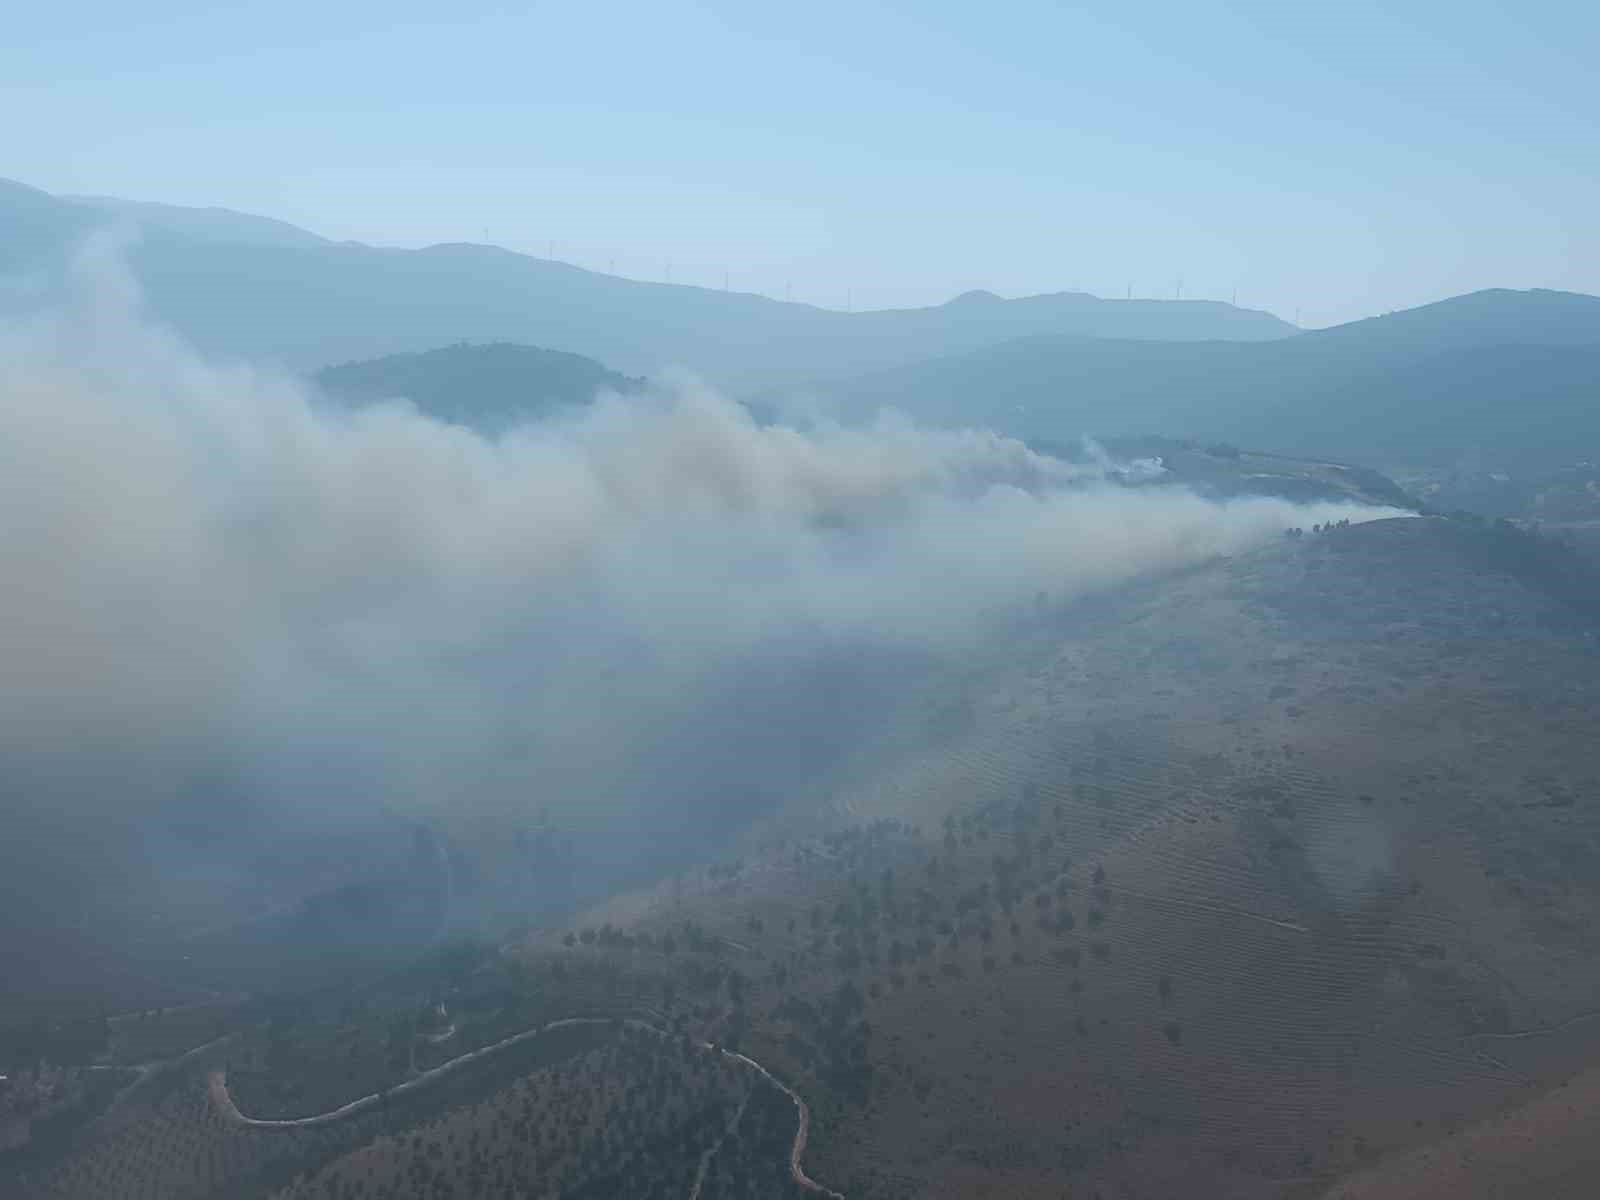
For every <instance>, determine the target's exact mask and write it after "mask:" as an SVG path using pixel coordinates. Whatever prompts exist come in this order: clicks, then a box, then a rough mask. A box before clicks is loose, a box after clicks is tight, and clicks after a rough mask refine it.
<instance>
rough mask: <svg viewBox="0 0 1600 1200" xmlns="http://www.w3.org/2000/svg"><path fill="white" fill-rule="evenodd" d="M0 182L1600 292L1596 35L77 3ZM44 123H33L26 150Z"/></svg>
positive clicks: (892, 261) (712, 269)
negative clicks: (12, 179)
mask: <svg viewBox="0 0 1600 1200" xmlns="http://www.w3.org/2000/svg"><path fill="white" fill-rule="evenodd" d="M6 25H7V28H6V33H5V37H4V39H3V40H0V110H3V111H5V112H7V113H9V114H11V115H10V116H9V117H8V118H7V121H6V136H5V138H4V140H3V142H0V147H3V149H4V155H3V158H0V175H5V176H9V177H11V178H15V179H19V180H21V181H23V182H26V183H31V184H34V185H35V186H38V187H43V188H45V189H47V190H50V191H57V192H97V193H107V194H115V195H124V196H130V197H136V198H140V199H150V200H165V201H171V202H176V203H185V204H220V205H224V206H227V207H231V208H238V209H244V210H247V211H255V212H262V213H267V214H270V215H274V216H279V217H282V218H285V219H287V220H290V221H293V222H295V223H297V224H301V225H304V226H306V227H308V228H311V229H314V230H316V231H317V232H320V233H323V234H326V235H328V236H332V237H339V238H356V239H360V240H363V241H371V242H380V243H394V244H425V243H429V242H436V241H460V240H481V239H482V238H483V236H484V231H485V230H487V231H488V236H489V240H491V241H494V242H497V243H499V244H501V245H505V246H510V247H512V248H514V249H519V250H524V251H528V252H531V253H536V254H544V253H546V252H547V250H548V249H549V247H550V245H551V243H553V244H554V251H555V254H556V256H557V257H558V258H563V259H567V260H569V261H573V262H577V263H580V264H582V265H585V266H589V267H594V268H597V269H599V270H607V269H609V268H610V267H611V266H612V264H613V263H614V264H615V269H616V270H617V272H618V273H619V274H628V275H634V276H639V277H645V278H656V279H659V278H663V277H665V275H666V273H667V271H668V266H667V264H668V263H669V262H670V263H671V268H670V270H671V278H672V279H673V280H674V281H676V282H694V283H703V284H708V285H712V286H721V285H722V282H723V273H724V271H727V272H728V277H729V282H730V284H731V286H733V287H734V288H737V289H743V290H750V291H761V292H765V293H767V294H770V295H777V296H782V295H783V294H784V291H785V288H786V286H787V285H789V284H792V287H793V296H794V298H795V299H797V300H802V299H803V300H807V301H811V302H814V303H819V304H826V305H830V306H839V307H842V306H843V305H844V304H845V303H846V298H847V293H848V294H849V296H850V299H851V300H852V301H853V303H854V304H855V305H856V306H857V307H879V306H884V305H891V304H918V303H931V302H938V301H941V300H944V299H946V298H948V297H949V296H950V295H952V294H954V293H955V292H958V291H961V290H964V289H967V288H972V287H987V288H990V289H992V290H994V291H998V292H1000V293H1002V294H1006V295H1014V294H1021V293H1027V292H1038V291H1051V290H1061V289H1068V288H1081V289H1083V290H1086V291H1094V292H1098V293H1100V294H1104V295H1122V294H1124V293H1125V291H1126V289H1127V288H1128V287H1129V286H1130V285H1131V287H1132V289H1133V293H1134V294H1135V295H1143V296H1149V295H1163V296H1170V295H1172V294H1173V291H1174V288H1175V285H1176V282H1177V280H1178V279H1179V278H1180V277H1181V278H1182V280H1183V286H1184V295H1186V296H1201V297H1212V298H1219V299H1227V298H1229V297H1230V296H1231V295H1232V294H1233V292H1234V289H1235V288H1237V290H1238V298H1239V302H1240V303H1241V304H1244V305H1249V306H1252V307H1265V308H1270V309H1272V310H1274V311H1276V312H1277V313H1279V314H1280V315H1282V316H1284V317H1287V318H1290V319H1292V318H1293V317H1294V315H1295V311H1296V310H1297V309H1299V310H1300V311H1301V313H1302V321H1303V323H1304V324H1307V325H1317V324H1327V323H1331V322H1335V321H1339V320H1344V319H1349V318H1352V317H1357V316H1363V315H1367V314H1369V313H1372V312H1377V311H1382V310H1385V309H1389V308H1396V307H1404V306H1407V305H1411V304H1416V303H1421V302H1425V301H1428V300H1432V299H1437V298H1440V297H1442V296H1445V295H1449V294H1452V293H1456V292H1461V291H1468V290H1471V289H1474V288H1479V287H1488V286H1510V287H1533V286H1544V287H1558V288H1568V289H1572V290H1578V291H1589V292H1600V237H1597V234H1596V223H1595V221H1594V216H1593V214H1595V213H1596V212H1600V168H1597V166H1596V162H1597V157H1600V155H1597V142H1596V129H1597V128H1600V101H1597V99H1596V96H1597V93H1600V88H1597V87H1596V86H1595V81H1594V75H1593V72H1594V69H1595V67H1594V64H1595V63H1596V61H1600V6H1595V5H1586V4H1581V3H1566V4H1550V3H1526V2H1525V3H1521V4H1517V5H1512V4H1484V3H1475V2H1473V0H1451V2H1449V3H1420V2H1410V3H1406V4H1393V3H1390V4H1377V3H1370V2H1368V0H1345V2H1342V3H1338V4H1298V3H1288V4H1286V3H1283V2H1282V0H1272V2H1264V3H1256V2H1252V3H1242V4H1232V5H1226V6H1223V5H1216V4H1189V3H1171V4H1145V5H1135V4H1129V3H1127V0H1116V2H1114V3H1112V2H1106V3H1098V2H1097V3H1089V4H1079V5H1065V4H1059V3H1031V2H1023V3H1010V4H970V3H947V2H944V0H922V2H921V3H917V4H910V3H904V4H881V3H863V2H861V0H852V2H850V3H838V2H834V0H811V2H810V3H807V4H789V5H781V6H780V5H752V4H748V3H744V4H737V3H706V4H692V5H691V4H674V3H666V2H660V3H645V2H629V3H623V2H618V0H587V2H585V3H581V4H578V3H565V4H532V3H527V4H518V5H494V4H480V3H473V2H472V0H458V2H456V3H451V4H440V3H437V2H436V0H435V2H432V3H428V4H419V3H412V2H410V0H383V2H382V3H379V2H377V0H338V2H336V3H328V2H327V0H321V2H319V3H316V4H311V3H306V2H305V0H276V2H275V3H272V4H255V5H249V6H245V5H240V4H233V5H228V4H216V3H214V2H206V3H201V2H200V0H144V2H143V3H139V4H127V3H125V2H124V0H61V2H58V3H54V4H42V5H28V6H25V7H21V8H18V9H16V10H15V11H12V12H10V13H9V14H8V16H7V20H6ZM19 115H21V119H19Z"/></svg>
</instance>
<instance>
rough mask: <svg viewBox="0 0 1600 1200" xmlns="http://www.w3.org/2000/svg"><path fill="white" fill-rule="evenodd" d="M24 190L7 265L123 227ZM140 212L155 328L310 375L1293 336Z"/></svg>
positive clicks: (1155, 307)
mask: <svg viewBox="0 0 1600 1200" xmlns="http://www.w3.org/2000/svg"><path fill="white" fill-rule="evenodd" d="M15 190H16V191H17V193H18V195H20V196H22V197H23V199H22V200H20V201H17V204H19V205H20V206H21V208H23V209H25V210H26V211H27V213H28V214H30V215H29V216H28V222H29V223H31V224H28V223H19V222H18V221H17V220H15V219H13V217H12V216H11V213H10V209H11V208H12V207H13V204H12V203H11V202H10V201H9V200H8V199H7V196H9V195H10V193H7V194H6V196H0V255H9V256H12V257H15V256H17V255H18V254H19V253H20V251H19V250H18V247H17V246H16V245H14V244H13V243H15V242H16V241H17V240H18V235H19V233H20V234H21V235H22V240H23V242H24V247H25V249H26V250H27V251H28V253H30V254H34V255H38V254H42V253H44V252H45V251H47V250H49V251H52V252H54V253H55V254H56V255H57V256H64V255H65V254H66V253H67V251H68V249H69V248H70V246H71V245H72V243H73V241H74V239H75V238H76V237H77V236H78V234H79V233H80V232H81V230H82V229H83V228H84V227H85V226H86V225H88V224H92V223H93V222H94V221H96V220H100V221H107V220H111V219H112V218H113V214H112V213H111V212H109V211H108V210H107V208H106V205H105V202H104V201H94V202H91V203H85V202H73V201H69V200H64V199H54V200H52V198H51V197H48V196H46V195H45V194H44V193H41V192H37V191H34V190H33V189H15ZM131 211H134V212H137V213H139V214H141V221H142V224H143V225H144V228H145V235H144V237H143V238H142V239H141V240H140V241H139V242H138V243H137V244H135V245H134V246H132V247H131V248H130V249H129V251H128V257H129V261H130V264H131V266H132V268H133V271H134V274H135V276H136V277H137V279H138V280H139V282H140V284H141V285H142V287H143V289H144V292H145V295H146V298H147V300H148V303H149V305H150V308H151V310H152V311H153V312H154V313H155V314H156V315H157V316H158V317H160V318H161V319H162V320H164V321H166V322H168V323H169V324H171V325H173V326H174V327H176V328H177V329H178V330H180V331H181V332H182V333H183V334H184V335H185V336H187V337H188V338H189V339H191V340H192V341H193V342H195V343H196V344H197V345H198V346H199V347H200V348H201V349H202V350H204V351H207V352H209V353H213V354H221V355H229V356H244V357H250V358H269V359H274V360H278V361H281V362H284V363H287V364H289V365H291V366H294V367H297V368H301V369H306V370H314V369H317V368H319V367H323V366H326V365H328V364H330V363H334V362H343V361H348V360H352V359H362V358H374V357H378V356H381V355H386V354H395V353H403V352H412V351H418V350H425V349H429V348H432V347H435V346H439V345H441V344H447V343H451V342H455V341H458V340H461V339H470V340H472V341H510V342H522V343H529V344H534V345H540V346H551V347H556V348H559V349H562V350H567V351H570V352H573V353H576V354H583V355H586V356H588V357H590V358H594V359H597V360H599V361H601V362H605V363H610V364H612V365H613V366H615V367H617V368H618V369H621V370H625V371H628V372H633V373H645V372H651V371H655V370H658V369H660V368H663V367H668V366H686V367H689V368H691V369H693V370H696V371H698V372H700V373H701V374H702V375H704V376H705V377H707V378H709V379H711V380H713V381H716V382H720V383H723V384H727V385H735V386H740V387H758V386H763V385H773V384H776V383H782V382H793V381H796V380H801V379H811V378H818V377H842V376H845V375H849V374H854V373H857V372H862V371H868V370H873V369H878V368H884V367H890V366H895V365H899V364H903V363H909V362H914V361H916V360H918V359H924V358H928V357H930V356H932V355H936V354H949V353H958V352H963V351H968V350H975V349H978V348H980V347H983V346H986V345H990V344H992V343H995V342H999V341H1004V340H1007V339H1011V338H1016V337H1022V336H1027V335H1031V334H1038V333H1075V334H1083V335H1089V336H1096V337H1124V338H1149V339H1185V340H1196V339H1232V340H1263V339H1271V338H1281V337H1285V336H1288V335H1290V334H1292V333H1293V332H1294V330H1293V327H1291V326H1289V325H1287V324H1286V323H1284V322H1283V321H1280V320H1278V319H1277V318H1276V317H1274V316H1272V315H1270V314H1268V313H1264V312H1254V311H1250V310H1245V309H1239V308H1234V307H1233V306H1231V305H1227V304H1220V303H1216V302H1212V301H1198V300H1197V301H1181V302H1179V301H1156V300H1133V301H1126V300H1102V299H1099V298H1098V297H1094V296H1088V295H1083V294H1078V293H1059V294H1055V295H1046V296H1031V297H1026V298H1023V299H1018V300H1002V299H999V298H998V297H995V296H992V295H989V294H986V293H981V292H974V293H968V294H967V295H965V296H961V297H958V298H957V299H955V300H953V301H951V302H950V303H948V304H943V305H938V306H934V307H929V308H915V309H900V310H891V311H877V312H861V313H847V312H836V311H832V310H828V309H821V308H815V307H812V306H810V305H806V304H790V303H784V302H780V301H776V300H769V299H767V298H765V297H763V296H756V295H750V294H745V293H739V292H726V291H717V290H713V289H709V288H698V287H687V286H682V285H672V284H659V283H644V282H639V281H636V280H628V279H619V278H616V277H614V276H609V275H602V274H598V273H596V272H593V271H586V270H583V269H582V268H579V267H574V266H571V265H568V264H566V263H558V262H550V261H546V260H543V259H537V258H531V257H529V256H527V255H522V254H515V253H512V252H511V251H508V250H502V249H498V248H496V247H492V246H480V245H467V244H452V245H439V246H430V247H428V248H426V249H422V250H395V249H382V248H378V247H373V246H364V245H357V244H354V243H337V244H336V243H328V242H324V241H322V240H320V239H317V238H316V237H315V235H313V234H304V231H292V233H289V232H285V227H282V226H280V225H278V223H275V222H265V221H258V220H256V219H254V218H245V217H242V216H241V215H240V214H221V215H219V214H216V213H210V212H209V210H185V209H174V208H171V207H170V206H155V208H154V209H153V210H152V209H148V208H145V207H144V206H139V207H138V208H137V209H135V210H131ZM151 213H153V214H154V216H149V214H151ZM197 213H198V214H201V215H197ZM147 217H148V219H146V218H147ZM46 225H48V226H49V228H45V226H46ZM30 228H31V229H33V232H32V233H29V232H28V230H29V229H30ZM287 228H288V229H289V230H292V227H287ZM229 231H237V237H236V238H235V237H233V235H232V233H229ZM268 231H270V233H271V236H268ZM223 233H229V239H230V240H224V239H223V238H222V237H221V235H222V234H223ZM300 234H303V236H298V235H300Z"/></svg>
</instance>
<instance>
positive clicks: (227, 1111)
mask: <svg viewBox="0 0 1600 1200" xmlns="http://www.w3.org/2000/svg"><path fill="white" fill-rule="evenodd" d="M615 1023H618V1022H617V1020H616V1018H613V1017H566V1018H563V1019H562V1020H559V1021H551V1022H550V1023H549V1024H548V1025H541V1026H539V1027H538V1028H537V1029H527V1030H524V1031H523V1032H521V1033H518V1034H513V1035H512V1036H511V1037H508V1038H505V1039H503V1040H501V1041H498V1042H495V1043H493V1044H491V1045H488V1046H481V1047H479V1048H478V1049H476V1050H471V1051H468V1052H467V1053H466V1054H463V1055H460V1056H459V1057H456V1058H452V1059H451V1060H450V1061H449V1062H447V1063H441V1064H440V1065H439V1066H437V1067H434V1068H432V1069H431V1070H427V1071H424V1072H423V1073H422V1074H420V1075H418V1076H417V1077H416V1078H415V1079H408V1080H406V1081H405V1082H404V1083H401V1084H396V1085H395V1086H394V1087H392V1088H390V1089H388V1091H386V1092H373V1093H371V1094H370V1095H366V1096H362V1097H361V1098H360V1099H358V1100H352V1101H350V1103H349V1104H342V1105H340V1106H339V1107H338V1108H333V1109H329V1110H328V1111H327V1112H321V1113H315V1114H313V1115H311V1116H309V1117H285V1118H263V1117H247V1116H245V1115H244V1114H243V1113H242V1112H240V1111H239V1106H238V1105H237V1104H235V1103H234V1101H233V1096H232V1095H231V1094H230V1093H229V1092H228V1076H227V1072H226V1071H225V1070H223V1069H222V1068H220V1067H219V1068H215V1069H213V1070H212V1071H211V1072H210V1074H209V1076H208V1077H207V1086H208V1090H209V1092H210V1095H211V1100H212V1103H214V1104H215V1105H216V1106H217V1108H218V1110H219V1111H220V1112H221V1113H222V1115H223V1117H224V1119H226V1120H227V1121H229V1122H231V1123H232V1124H235V1125H238V1126H241V1127H244V1128H247V1129H309V1128H314V1127H316V1126H319V1125H331V1124H333V1123H334V1122H336V1121H342V1120H345V1119H347V1118H349V1117H353V1116H356V1115H358V1114H360V1113H364V1112H367V1111H369V1110H370V1109H373V1108H376V1107H378V1106H379V1105H381V1104H383V1103H385V1102H386V1101H387V1099H388V1098H389V1097H391V1096H401V1095H409V1094H410V1093H412V1092H416V1091H420V1090H422V1089H424V1088H426V1087H428V1086H430V1085H431V1084H433V1083H435V1082H437V1081H438V1080H439V1079H441V1078H443V1077H444V1076H445V1075H448V1074H451V1073H453V1072H455V1071H457V1070H459V1069H460V1068H462V1067H463V1066H466V1065H468V1064H469V1063H474V1062H481V1061H483V1060H484V1059H486V1058H488V1057H490V1056H492V1055H495V1054H498V1053H499V1052H500V1051H502V1050H506V1049H509V1048H510V1047H512V1046H515V1045H519V1044H520V1043H522V1042H526V1041H529V1040H531V1039H533V1038H536V1037H539V1036H541V1035H543V1034H545V1033H548V1032H549V1031H550V1030H552V1029H563V1028H568V1027H571V1026H574V1025H611V1024H615ZM620 1023H621V1024H622V1025H625V1026H626V1027H628V1028H629V1029H637V1030H640V1031H642V1032H645V1033H648V1034H650V1035H652V1036H654V1037H658V1038H661V1039H663V1040H669V1039H671V1037H672V1035H671V1034H669V1033H667V1032H666V1031H665V1030H663V1029H658V1028H657V1027H656V1026H654V1025H649V1024H646V1023H645V1022H643V1021H636V1020H632V1019H627V1018H624V1019H623V1020H622V1021H621V1022H620ZM696 1045H698V1047H699V1048H700V1049H702V1050H710V1051H713V1052H715V1053H717V1054H720V1055H722V1056H723V1057H724V1058H727V1059H731V1060H733V1061H735V1062H738V1063H742V1064H743V1065H744V1066H746V1067H748V1068H750V1069H751V1070H753V1071H755V1072H756V1073H757V1074H758V1075H760V1076H761V1078H762V1079H764V1080H766V1081H767V1082H768V1083H770V1084H772V1086H773V1087H775V1088H777V1089H778V1090H779V1091H781V1092H782V1093H783V1094H784V1095H786V1096H788V1097H789V1099H790V1100H791V1101H792V1102H793V1103H794V1107H795V1112H796V1114H797V1115H798V1122H797V1124H796V1127H795V1134H794V1143H793V1144H792V1145H791V1146H790V1148H789V1177H790V1178H791V1179H792V1180H793V1181H794V1183H795V1185H796V1186H797V1187H800V1188H803V1189H804V1190H805V1191H808V1192H812V1193H814V1194H816V1195H819V1196H827V1197H830V1198H831V1200H845V1197H844V1193H842V1192H836V1191H834V1190H833V1189H832V1188H829V1187H825V1186H824V1185H822V1184H820V1183H818V1182H817V1181H816V1180H815V1179H813V1178H811V1176H809V1175H807V1174H806V1172H805V1168H804V1167H803V1166H801V1159H802V1158H803V1157H804V1156H805V1150H806V1140H807V1138H808V1136H809V1133H810V1129H811V1110H810V1109H809V1108H807V1107H806V1102H805V1101H804V1100H802V1099H801V1098H800V1096H799V1094H798V1093H797V1092H796V1091H795V1090H794V1089H793V1088H791V1087H789V1086H788V1084H786V1083H784V1082H782V1081H781V1080H779V1079H778V1078H777V1077H776V1076H775V1075H773V1074H772V1072H771V1071H769V1070H767V1069H766V1068H765V1067H763V1066H762V1065H761V1064H760V1063H758V1062H756V1060H755V1059H753V1058H750V1057H748V1056H747V1055H744V1054H740V1053H738V1052H737V1051H733V1050H724V1049H723V1048H722V1047H720V1046H716V1045H713V1044H712V1043H710V1042H698V1043H696Z"/></svg>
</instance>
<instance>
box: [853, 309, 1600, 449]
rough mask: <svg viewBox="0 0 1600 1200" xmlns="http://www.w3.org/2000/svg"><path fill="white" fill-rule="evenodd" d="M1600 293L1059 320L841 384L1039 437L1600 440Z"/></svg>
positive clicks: (1461, 444) (864, 402)
mask: <svg viewBox="0 0 1600 1200" xmlns="http://www.w3.org/2000/svg"><path fill="white" fill-rule="evenodd" d="M1596 379H1600V298H1596V297H1592V296H1580V295H1574V294H1569V293H1561V292H1540V291H1533V292H1509V291H1493V292H1479V293H1475V294H1473V295H1470V296H1461V297H1457V298H1456V299H1454V300H1449V301H1444V302H1442V303H1439V304H1434V305H1429V306H1427V307H1425V308H1419V309H1414V310H1410V311H1408V312H1400V313H1393V314H1390V315H1387V316H1383V317H1375V318H1372V319H1370V320H1366V321H1359V322H1355V323H1353V324H1350V325H1344V326H1338V327H1335V328H1333V329H1327V330H1319V331H1316V332H1312V333H1306V334H1302V335H1300V336H1298V337H1294V338H1290V339H1285V340H1280V341H1275V342H1270V343H1259V344H1243V343H1224V342H1205V343H1195V344H1177V343H1171V342H1168V343H1159V344H1158V343H1149V342H1131V341H1119V340H1110V339H1085V338H1078V337H1069V336H1062V335H1048V336H1040V337H1034V338H1027V339H1021V340H1017V341H1013V342H1008V343H1005V344H1003V345H997V346H991V347H987V348H985V349H982V350H978V351H974V352H972V353H970V354H966V355H957V356H951V357H945V358H941V359H936V360H932V361H929V362H924V363H918V364H914V365H911V366H907V367H901V368H896V369H893V370H889V371H884V372H879V373H876V374H872V375H868V376H864V377H862V378H859V379H857V380H854V381H851V382H849V383H845V384H839V385H836V386H834V387H832V388H831V389H826V390H828V392H829V394H831V395H832V396H833V397H834V398H835V400H836V401H837V403H838V404H839V405H840V406H841V407H842V408H844V409H846V410H855V411H861V410H867V409H873V408H876V407H879V406H883V405H889V406H893V407H898V408H902V409H904V410H906V411H907V412H910V413H912V414H914V415H917V416H919V417H921V418H923V419H926V420H931V421H937V422H939V423H945V424H974V425H992V426H994V427H996V428H1000V429H1004V430H1006V431H1007V432H1011V433H1014V434H1018V435H1020V436H1024V437H1031V438H1056V439H1071V438H1074V437H1077V436H1080V435H1082V434H1085V433H1091V434H1095V435H1097V436H1116V435H1121V434H1154V433H1166V434H1178V435H1186V436H1193V437H1197V438H1200V439H1202V440H1217V439H1221V440H1228V441H1235V442H1238V443H1239V444H1242V445H1250V446H1256V447H1259V448H1261V449H1264V450H1276V451H1279V452H1282V453H1292V454H1324V455H1331V456H1335V457H1344V458H1354V459H1358V460H1362V461H1367V462H1371V463H1376V464H1379V465H1383V464H1399V463H1445V464H1448V463H1452V462H1455V461H1456V460H1458V459H1459V458H1461V457H1462V456H1464V455H1468V454H1474V453H1476V454H1481V455H1483V456H1485V457H1486V458H1487V459H1489V460H1490V461H1494V462H1497V463H1506V462H1516V461H1525V460H1539V461H1548V460H1550V459H1551V457H1552V456H1555V457H1556V458H1557V460H1558V461H1565V458H1564V457H1563V456H1567V455H1570V454H1571V453H1572V449H1573V447H1574V446H1575V445H1579V446H1581V445H1585V444H1588V445H1594V444H1600V405H1596V403H1595V399H1596V392H1595V386H1596V385H1595V380H1596Z"/></svg>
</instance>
